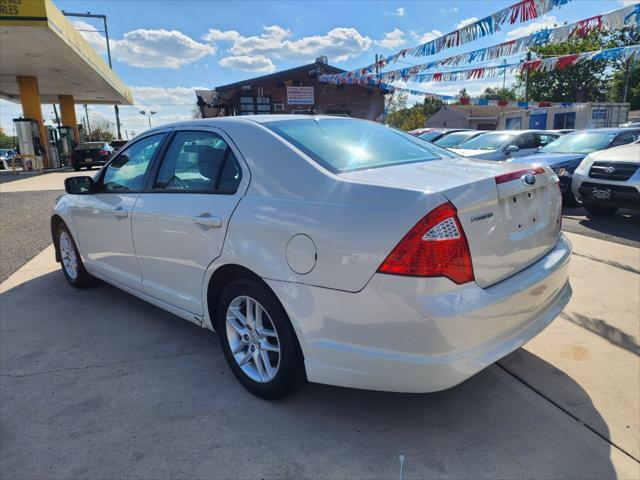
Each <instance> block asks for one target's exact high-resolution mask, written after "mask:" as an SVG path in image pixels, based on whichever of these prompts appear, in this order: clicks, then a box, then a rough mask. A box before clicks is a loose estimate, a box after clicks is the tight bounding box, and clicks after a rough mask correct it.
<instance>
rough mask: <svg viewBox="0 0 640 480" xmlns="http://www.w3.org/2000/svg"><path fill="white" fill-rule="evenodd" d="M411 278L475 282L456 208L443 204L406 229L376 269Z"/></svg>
mask: <svg viewBox="0 0 640 480" xmlns="http://www.w3.org/2000/svg"><path fill="white" fill-rule="evenodd" d="M378 272H380V273H388V274H392V275H405V276H410V277H447V278H449V279H450V280H452V281H453V282H455V283H457V284H461V283H467V282H471V281H473V279H474V276H473V265H472V263H471V253H470V252H469V244H468V243H467V238H466V237H465V235H464V231H463V230H462V225H460V221H459V220H458V215H457V212H456V209H455V207H454V206H453V205H452V204H451V203H450V202H447V203H443V204H442V205H440V206H438V207H436V208H434V209H433V210H431V212H429V213H428V214H427V215H426V216H425V217H424V218H422V220H420V221H419V222H418V223H416V225H415V226H414V227H413V228H412V229H411V230H409V233H407V234H406V235H405V236H404V238H403V239H402V240H400V243H398V245H396V247H395V248H394V249H393V250H392V251H391V253H390V254H389V256H387V258H386V259H385V261H384V262H382V265H380V267H379V268H378Z"/></svg>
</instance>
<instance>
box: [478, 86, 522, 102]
mask: <svg viewBox="0 0 640 480" xmlns="http://www.w3.org/2000/svg"><path fill="white" fill-rule="evenodd" d="M480 98H486V99H487V100H518V94H517V93H516V90H515V88H509V87H507V88H494V87H487V88H485V89H484V92H483V93H482V95H480Z"/></svg>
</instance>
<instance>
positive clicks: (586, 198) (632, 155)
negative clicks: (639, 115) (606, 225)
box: [572, 143, 640, 216]
mask: <svg viewBox="0 0 640 480" xmlns="http://www.w3.org/2000/svg"><path fill="white" fill-rule="evenodd" d="M572 189H573V193H574V195H576V196H577V197H579V198H581V199H582V201H583V205H584V208H585V209H586V210H587V211H588V212H589V213H591V214H593V215H606V216H608V215H613V214H614V213H615V212H616V211H617V210H618V209H619V208H630V209H633V210H639V211H640V144H639V143H631V144H628V145H623V146H620V147H614V148H609V149H607V150H600V151H598V152H593V153H591V154H589V155H587V156H586V157H585V158H584V160H582V162H581V163H580V165H578V168H576V171H575V172H574V174H573V182H572Z"/></svg>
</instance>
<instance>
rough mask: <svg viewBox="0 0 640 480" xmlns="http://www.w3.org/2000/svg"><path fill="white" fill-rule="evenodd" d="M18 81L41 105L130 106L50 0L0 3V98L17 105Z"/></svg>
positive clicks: (117, 82)
mask: <svg viewBox="0 0 640 480" xmlns="http://www.w3.org/2000/svg"><path fill="white" fill-rule="evenodd" d="M18 77H35V78H37V83H38V89H39V92H40V102H41V103H57V102H58V98H59V96H60V95H68V96H72V97H73V101H74V103H78V104H87V103H88V104H100V103H103V104H111V105H114V104H117V105H131V104H133V95H132V93H131V90H130V89H129V88H127V86H126V85H125V84H124V83H123V82H122V80H120V78H119V77H118V76H117V75H116V74H115V73H113V71H112V70H111V69H110V68H109V66H108V65H107V64H106V63H105V62H104V60H102V58H101V57H100V55H98V53H97V52H96V51H95V50H94V49H93V48H92V47H91V46H90V45H89V43H88V42H87V41H86V40H85V39H84V38H83V37H82V35H80V34H79V33H78V32H77V31H76V30H75V28H74V26H73V24H72V23H71V22H70V21H69V20H68V19H67V17H65V16H64V14H63V13H62V12H61V11H60V10H58V8H57V7H56V6H55V5H54V4H53V3H52V2H51V1H50V0H0V98H3V99H5V100H10V101H13V102H18V103H19V102H20V91H19V81H18Z"/></svg>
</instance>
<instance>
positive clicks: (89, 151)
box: [71, 142, 113, 172]
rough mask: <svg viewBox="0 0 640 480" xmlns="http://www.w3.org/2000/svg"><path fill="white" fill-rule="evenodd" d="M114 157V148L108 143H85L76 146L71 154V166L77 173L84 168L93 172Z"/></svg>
mask: <svg viewBox="0 0 640 480" xmlns="http://www.w3.org/2000/svg"><path fill="white" fill-rule="evenodd" d="M112 156H113V147H111V145H109V144H108V143H107V142H84V143H79V144H78V145H76V148H74V149H73V153H72V154H71V165H72V166H73V169H74V170H75V171H76V172H77V171H78V170H80V169H81V168H82V167H87V170H91V168H92V167H101V166H102V165H104V164H105V163H107V162H108V161H109V160H110V159H111V157H112Z"/></svg>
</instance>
